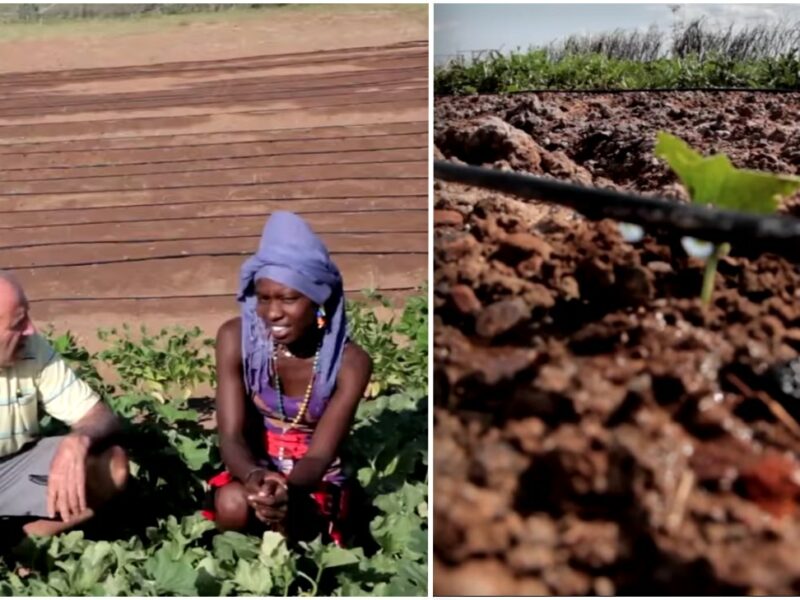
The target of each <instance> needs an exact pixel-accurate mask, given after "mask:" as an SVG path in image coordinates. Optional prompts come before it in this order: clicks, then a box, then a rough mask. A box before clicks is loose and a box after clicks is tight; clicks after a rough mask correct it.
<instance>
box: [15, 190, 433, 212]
mask: <svg viewBox="0 0 800 600" xmlns="http://www.w3.org/2000/svg"><path fill="white" fill-rule="evenodd" d="M427 196H428V195H427V194H388V195H387V194H377V195H374V194H373V195H367V196H352V195H346V196H331V195H325V196H297V197H294V198H288V197H280V198H263V197H256V198H220V199H219V200H200V201H197V200H181V201H177V202H146V203H141V204H101V205H99V206H74V207H69V208H23V209H20V210H18V209H6V210H0V215H4V214H14V215H19V214H30V213H46V212H51V213H57V214H62V213H74V212H81V211H84V212H86V211H88V212H91V211H95V210H108V209H112V210H113V209H120V210H123V209H128V208H154V207H157V206H184V205H188V204H193V205H196V206H201V205H203V204H213V205H215V206H217V205H219V204H224V203H231V204H237V203H245V202H254V203H255V202H295V201H314V200H388V199H399V198H427ZM2 200H3V198H2V197H0V201H2ZM299 212H302V211H299Z"/></svg>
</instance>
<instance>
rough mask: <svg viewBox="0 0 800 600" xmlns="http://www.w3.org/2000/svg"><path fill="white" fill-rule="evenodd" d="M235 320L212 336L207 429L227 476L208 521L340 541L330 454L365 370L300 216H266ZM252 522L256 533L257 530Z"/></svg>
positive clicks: (343, 513) (339, 298)
mask: <svg viewBox="0 0 800 600" xmlns="http://www.w3.org/2000/svg"><path fill="white" fill-rule="evenodd" d="M238 301H239V303H240V306H241V316H240V317H236V318H234V319H231V320H230V321H227V322H226V323H225V324H223V325H222V327H220V329H219V332H218V334H217V348H216V358H217V381H218V388H217V423H218V428H219V436H220V449H221V453H222V459H223V461H224V463H225V466H226V467H227V470H226V471H225V472H223V473H222V474H220V475H218V476H217V477H215V478H214V479H212V480H211V482H210V483H211V498H210V499H211V500H213V504H211V503H210V504H209V507H208V508H209V510H208V511H206V513H205V514H206V516H207V517H208V518H211V519H214V520H215V521H216V523H217V525H218V527H219V528H220V529H224V530H231V529H232V530H242V529H246V528H250V527H251V526H253V525H258V522H259V521H260V522H261V523H263V524H264V525H265V526H266V527H268V528H271V529H276V530H279V531H283V532H285V533H287V534H288V535H289V536H290V537H292V538H298V537H302V538H308V537H315V536H316V535H318V534H319V533H323V534H325V535H327V536H328V537H329V538H330V539H332V540H333V541H335V542H336V543H339V544H341V542H342V524H343V522H344V520H345V518H346V517H347V506H348V495H349V494H348V487H347V482H346V481H345V477H344V474H343V472H342V470H341V464H340V460H339V458H338V450H339V447H340V445H341V443H342V440H343V439H344V438H345V436H346V435H347V433H348V431H349V430H350V427H351V425H352V423H353V417H354V415H355V412H356V408H357V407H358V403H359V400H360V399H361V397H362V395H363V393H364V390H365V388H366V386H367V383H368V382H369V378H370V375H371V371H372V365H371V361H370V359H369V356H367V354H366V353H365V352H364V351H363V350H362V349H361V348H360V347H359V346H357V345H356V344H354V343H353V342H352V341H350V340H349V339H348V336H347V323H346V318H345V306H344V304H345V300H344V292H343V287H342V278H341V275H340V273H339V270H338V268H337V267H336V265H335V264H334V263H333V262H332V261H331V259H330V256H329V255H328V251H327V249H326V248H325V245H324V244H323V243H322V241H321V240H320V239H319V238H318V237H317V236H316V235H315V234H314V232H313V231H312V230H311V229H310V228H309V226H308V225H307V224H306V223H305V221H303V220H302V219H301V218H300V217H298V216H297V215H295V214H293V213H289V212H276V213H274V214H273V215H272V217H271V218H270V219H269V220H268V221H267V223H266V225H265V226H264V231H263V234H262V236H261V243H260V245H259V248H258V251H257V252H256V254H254V255H253V256H252V257H250V258H249V259H248V260H247V261H246V262H245V263H244V265H243V266H242V270H241V279H240V286H239V294H238ZM264 525H262V527H263V526H264Z"/></svg>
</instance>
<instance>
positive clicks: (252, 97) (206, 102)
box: [0, 76, 427, 119]
mask: <svg viewBox="0 0 800 600" xmlns="http://www.w3.org/2000/svg"><path fill="white" fill-rule="evenodd" d="M418 79H419V80H421V79H422V77H421V76H419V77H404V78H401V79H393V80H384V81H379V82H373V83H354V84H352V85H339V86H329V87H327V88H325V89H330V90H331V91H332V92H336V93H316V92H315V93H312V94H308V95H299V94H291V93H289V94H288V95H285V96H269V95H268V94H265V93H264V92H260V91H255V92H247V93H243V94H235V93H234V94H217V95H209V96H199V97H198V96H197V95H194V94H190V95H188V97H186V98H184V97H176V98H173V99H172V101H164V102H158V103H153V104H146V105H143V106H138V104H139V103H138V101H136V100H131V101H130V102H129V103H128V104H119V105H117V104H113V103H102V102H97V103H95V104H91V103H89V104H83V105H80V104H78V105H75V106H73V107H72V108H75V109H76V110H72V111H54V113H51V114H59V113H63V114H72V115H78V114H82V113H94V112H122V111H128V110H159V109H164V108H173V107H176V106H218V105H229V104H240V103H248V102H252V103H256V102H257V103H260V104H261V103H263V104H270V103H276V102H286V101H296V102H303V101H309V100H318V99H320V98H339V97H352V96H354V95H364V96H366V95H368V94H378V93H380V94H389V93H395V92H396V91H397V88H398V86H400V85H404V84H409V83H413V82H414V81H415V80H418ZM364 87H369V88H379V89H377V90H374V89H373V90H371V91H369V92H359V91H358V90H359V89H361V88H364ZM407 89H418V88H416V87H414V88H407ZM425 89H426V90H427V86H425ZM347 90H350V91H347ZM145 100H147V99H143V102H142V104H144V101H145ZM147 102H149V100H147ZM40 114H42V113H41V111H40V110H39V107H37V106H33V107H21V108H19V109H14V108H8V109H0V118H4V119H8V118H18V117H26V116H32V115H40Z"/></svg>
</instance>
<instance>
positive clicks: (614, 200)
mask: <svg viewBox="0 0 800 600" xmlns="http://www.w3.org/2000/svg"><path fill="white" fill-rule="evenodd" d="M433 171H434V176H435V177H436V178H437V179H442V180H444V181H450V182H454V183H461V184H465V185H471V186H476V187H482V188H487V189H491V190H495V191H497V192H503V193H506V194H512V195H514V196H518V197H520V198H524V199H527V200H540V201H545V202H552V203H554V204H560V205H563V206H568V207H570V208H572V209H574V210H576V211H577V212H579V213H581V214H583V215H584V216H585V217H587V218H588V219H591V220H600V219H615V220H617V221H622V222H626V223H635V224H637V225H640V226H642V227H643V228H645V229H649V230H651V231H652V230H658V231H659V232H663V233H668V234H675V235H680V236H691V237H695V238H698V239H701V240H707V241H709V242H715V243H723V242H730V243H731V244H732V245H733V246H734V248H735V249H738V250H739V251H741V252H746V253H747V254H751V253H754V252H758V253H765V252H771V253H774V254H778V255H780V256H783V257H785V258H787V259H789V260H791V261H793V262H800V220H799V219H795V218H793V217H786V216H779V215H770V216H759V215H751V214H747V213H741V212H734V211H730V210H720V209H715V208H709V207H707V206H701V205H697V204H682V203H679V202H676V201H674V200H666V199H661V198H652V197H650V198H648V197H644V196H639V195H636V194H630V193H622V192H617V191H612V190H603V189H597V188H588V187H583V186H580V185H575V184H573V183H565V182H561V181H554V180H552V179H544V178H542V177H534V176H532V175H523V174H520V173H508V172H505V171H499V170H497V169H487V168H483V167H473V166H464V165H457V164H454V163H450V162H447V161H441V160H437V161H434V167H433Z"/></svg>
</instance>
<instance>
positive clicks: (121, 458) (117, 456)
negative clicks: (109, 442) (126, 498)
mask: <svg viewBox="0 0 800 600" xmlns="http://www.w3.org/2000/svg"><path fill="white" fill-rule="evenodd" d="M106 452H108V453H109V455H110V456H109V459H108V465H109V473H110V475H111V482H112V483H113V484H114V489H115V490H116V492H117V493H119V492H121V491H122V490H124V489H125V487H126V486H127V485H128V477H129V476H130V465H129V463H128V453H127V452H125V450H124V449H123V448H122V447H121V446H111V448H109V449H108V450H106Z"/></svg>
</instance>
